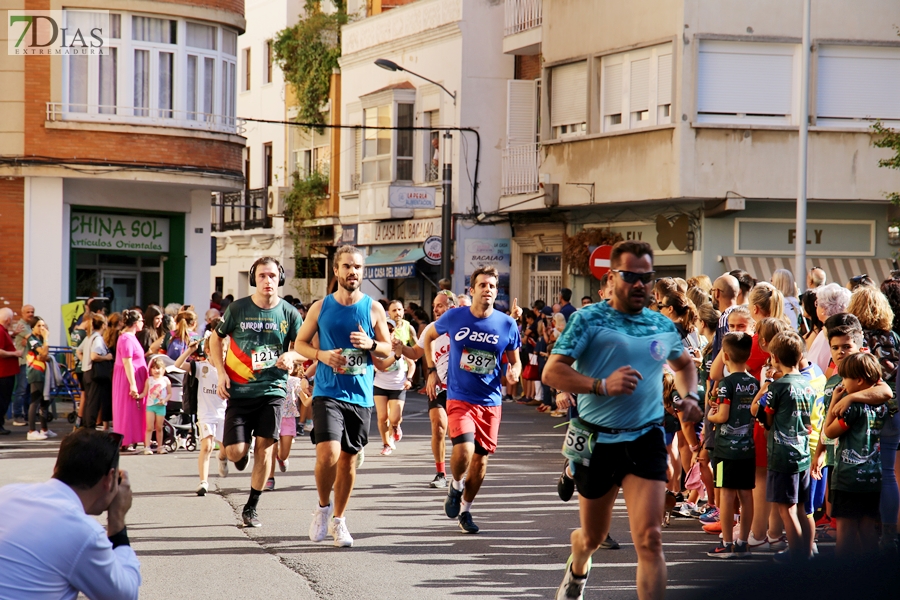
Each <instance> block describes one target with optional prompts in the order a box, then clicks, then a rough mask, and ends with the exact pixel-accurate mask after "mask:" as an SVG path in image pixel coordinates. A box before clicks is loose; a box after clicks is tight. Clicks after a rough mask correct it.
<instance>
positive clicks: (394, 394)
mask: <svg viewBox="0 0 900 600" xmlns="http://www.w3.org/2000/svg"><path fill="white" fill-rule="evenodd" d="M374 389H375V393H374V394H372V395H373V396H387V399H388V400H400V401H401V402H403V401H405V400H406V390H386V389H384V388H380V387H378V386H377V385H376V386H375V388H374Z"/></svg>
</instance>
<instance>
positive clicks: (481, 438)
mask: <svg viewBox="0 0 900 600" xmlns="http://www.w3.org/2000/svg"><path fill="white" fill-rule="evenodd" d="M497 281H498V274H497V270H496V269H495V268H493V267H479V268H478V269H476V270H475V272H474V273H472V277H471V289H470V292H471V294H472V298H473V301H472V306H471V307H468V308H463V307H460V308H459V309H456V310H448V311H447V312H446V313H444V316H443V317H441V318H440V320H438V321H437V322H436V323H435V324H434V327H432V328H429V329H427V330H425V332H424V334H423V335H422V337H423V338H425V363H426V365H427V367H428V385H427V388H428V397H429V398H431V399H433V400H434V399H436V398H437V392H438V386H439V384H440V377H439V376H438V374H437V368H436V366H435V361H434V355H435V348H434V342H435V340H436V339H437V337H438V336H439V335H443V334H448V335H449V336H451V339H450V361H449V368H448V371H447V417H448V421H449V425H450V441H451V442H452V443H453V452H452V454H451V457H450V469H451V472H452V473H451V474H452V479H451V480H450V486H449V489H448V490H447V498H446V500H444V512H445V513H446V514H447V516H448V517H450V518H451V519H455V518H458V519H459V528H460V529H462V530H463V531H464V532H466V533H478V526H477V525H476V524H475V522H474V521H473V520H472V513H471V509H472V502H474V501H475V496H476V495H477V494H478V490H479V489H480V488H481V484H482V482H484V476H485V473H486V472H487V460H488V455H490V454H493V453H494V451H495V450H496V449H497V432H498V431H499V429H500V411H501V409H500V405H501V389H502V385H503V381H502V377H501V369H502V361H501V354H504V353H505V354H506V356H507V358H508V360H509V368H508V370H507V374H506V379H507V382H509V383H513V384H514V383H516V382H518V381H519V375H520V374H521V371H522V365H521V363H520V362H519V346H520V345H521V342H520V339H519V327H518V325H517V324H516V319H517V318H518V317H519V316H520V315H521V313H522V310H521V309H520V308H518V307H517V305H516V304H517V303H516V301H515V300H514V301H513V304H512V307H511V310H510V312H511V314H512V315H513V316H512V317H509V316H507V315H505V314H503V313H501V312H499V311H495V310H494V300H496V299H497ZM660 514H662V513H660Z"/></svg>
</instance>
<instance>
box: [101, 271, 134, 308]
mask: <svg viewBox="0 0 900 600" xmlns="http://www.w3.org/2000/svg"><path fill="white" fill-rule="evenodd" d="M139 274H140V273H139V272H135V271H111V270H109V271H108V270H106V269H104V270H102V271H100V282H101V283H100V285H101V290H102V291H103V295H104V296H106V297H107V298H109V300H108V302H109V306H110V313H114V312H122V311H123V310H127V309H129V308H131V307H132V306H136V305H137V304H138V298H140V290H139V283H138V282H139V279H138V275H139Z"/></svg>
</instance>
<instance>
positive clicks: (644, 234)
mask: <svg viewBox="0 0 900 600" xmlns="http://www.w3.org/2000/svg"><path fill="white" fill-rule="evenodd" d="M662 221H665V223H662ZM676 223H677V220H676ZM666 225H669V226H670V227H669V228H667V227H666ZM596 227H603V228H606V225H597V226H596ZM675 227H676V225H675V223H669V221H668V220H667V219H665V217H663V219H662V220H661V221H660V222H654V223H647V222H643V221H633V222H623V223H610V225H609V230H610V231H612V232H613V233H619V234H621V235H622V239H623V240H626V241H631V240H633V241H636V242H647V243H648V244H650V246H651V247H652V248H653V253H654V254H660V255H664V256H665V255H671V254H684V252H683V251H681V250H679V249H678V247H677V246H678V244H675V243H674V242H675V241H676V240H675V239H674V238H675V237H676V236H674V235H672V234H670V231H669V229H674V228H675ZM673 233H674V232H673ZM679 241H680V240H679ZM661 243H665V247H662V245H661Z"/></svg>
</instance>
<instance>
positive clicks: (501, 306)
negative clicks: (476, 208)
mask: <svg viewBox="0 0 900 600" xmlns="http://www.w3.org/2000/svg"><path fill="white" fill-rule="evenodd" d="M509 257H510V240H509V238H505V239H494V240H473V239H468V240H466V244H465V257H464V264H463V269H464V271H465V275H466V287H467V288H468V287H470V286H471V281H470V279H471V277H472V273H474V272H475V270H476V269H477V268H478V267H482V266H491V267H494V268H495V269H497V272H498V273H499V274H500V281H498V282H497V300H496V302H495V303H494V306H496V307H497V309H498V310H501V311H505V310H507V309H508V308H509V265H510V261H509Z"/></svg>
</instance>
